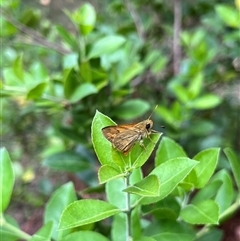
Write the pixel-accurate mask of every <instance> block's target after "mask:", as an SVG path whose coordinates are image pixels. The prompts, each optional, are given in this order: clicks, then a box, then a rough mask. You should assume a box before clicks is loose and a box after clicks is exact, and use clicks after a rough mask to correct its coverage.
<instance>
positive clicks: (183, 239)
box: [153, 231, 193, 241]
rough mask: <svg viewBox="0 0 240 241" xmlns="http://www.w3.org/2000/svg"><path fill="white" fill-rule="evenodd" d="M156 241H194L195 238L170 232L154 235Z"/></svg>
mask: <svg viewBox="0 0 240 241" xmlns="http://www.w3.org/2000/svg"><path fill="white" fill-rule="evenodd" d="M153 237H154V240H156V241H176V240H179V241H192V240H193V237H192V235H189V234H184V233H180V234H179V233H171V232H170V231H169V232H162V233H160V234H157V235H154V236H153Z"/></svg>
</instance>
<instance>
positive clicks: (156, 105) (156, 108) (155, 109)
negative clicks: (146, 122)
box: [148, 105, 158, 119]
mask: <svg viewBox="0 0 240 241" xmlns="http://www.w3.org/2000/svg"><path fill="white" fill-rule="evenodd" d="M157 108H158V105H156V106H155V108H154V110H153V111H152V113H151V115H150V116H149V117H148V119H150V118H151V117H152V115H153V113H154V111H155V110H156V109H157Z"/></svg>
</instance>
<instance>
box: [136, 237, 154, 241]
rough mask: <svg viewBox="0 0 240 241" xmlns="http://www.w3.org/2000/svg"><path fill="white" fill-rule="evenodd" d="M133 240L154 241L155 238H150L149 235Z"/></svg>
mask: <svg viewBox="0 0 240 241" xmlns="http://www.w3.org/2000/svg"><path fill="white" fill-rule="evenodd" d="M134 241H156V239H154V238H151V237H141V238H138V239H134Z"/></svg>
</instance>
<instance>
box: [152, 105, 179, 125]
mask: <svg viewBox="0 0 240 241" xmlns="http://www.w3.org/2000/svg"><path fill="white" fill-rule="evenodd" d="M156 112H157V113H158V114H159V116H161V118H162V119H163V120H164V121H166V122H167V123H168V124H170V125H172V126H175V123H176V120H175V117H174V115H173V113H172V111H171V110H169V108H166V107H164V106H158V108H157V109H156Z"/></svg>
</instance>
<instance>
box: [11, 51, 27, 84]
mask: <svg viewBox="0 0 240 241" xmlns="http://www.w3.org/2000/svg"><path fill="white" fill-rule="evenodd" d="M13 70H14V73H15V75H16V76H17V77H18V78H19V80H21V81H23V80H24V70H23V55H22V54H21V55H19V56H18V57H17V58H16V60H15V61H14V63H13Z"/></svg>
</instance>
